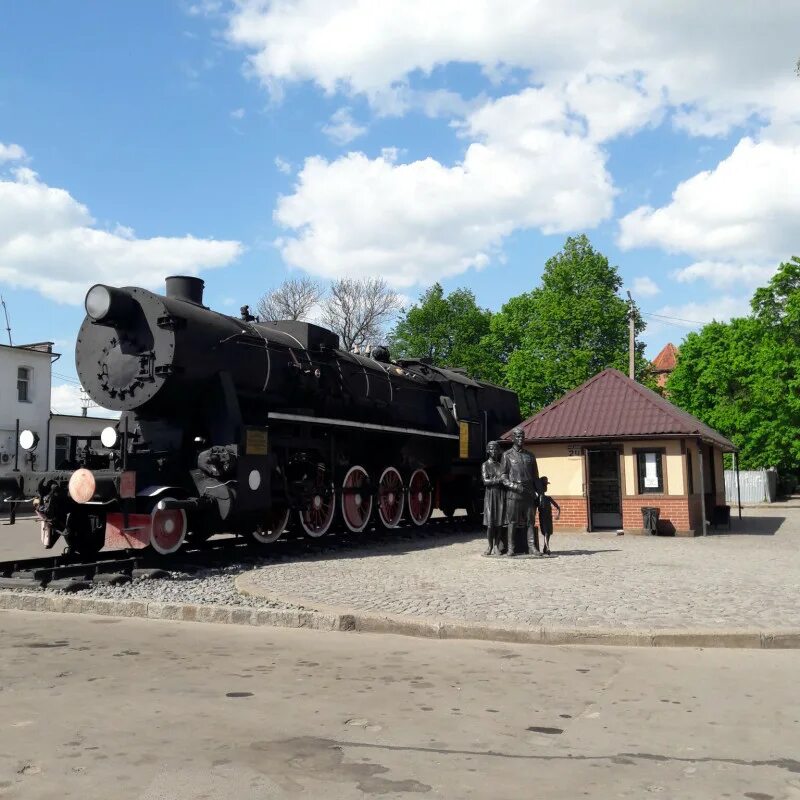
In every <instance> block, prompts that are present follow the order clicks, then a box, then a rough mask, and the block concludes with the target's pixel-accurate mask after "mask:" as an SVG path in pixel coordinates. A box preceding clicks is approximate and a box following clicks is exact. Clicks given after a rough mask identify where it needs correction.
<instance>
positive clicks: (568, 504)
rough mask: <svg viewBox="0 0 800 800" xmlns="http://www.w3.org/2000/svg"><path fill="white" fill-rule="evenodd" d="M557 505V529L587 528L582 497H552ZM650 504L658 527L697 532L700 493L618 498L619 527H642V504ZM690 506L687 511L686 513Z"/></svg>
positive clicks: (638, 528)
mask: <svg viewBox="0 0 800 800" xmlns="http://www.w3.org/2000/svg"><path fill="white" fill-rule="evenodd" d="M555 501H556V502H557V503H558V504H559V505H560V506H561V517H560V518H559V519H558V520H554V524H553V527H554V528H555V529H556V530H558V529H561V530H581V531H585V530H586V529H587V528H588V521H587V518H586V498H585V497H558V496H556V497H555ZM643 506H652V507H653V508H657V509H658V510H659V528H660V530H661V531H663V532H664V533H667V532H672V531H677V532H678V533H688V532H690V531H694V532H695V533H699V532H700V530H701V527H700V522H701V520H700V517H701V513H700V496H699V495H694V496H692V497H691V498H688V497H685V496H678V495H675V496H664V495H657V496H653V495H649V496H648V495H636V496H634V497H623V498H622V527H623V529H624V530H626V531H641V530H642V507H643ZM690 509H691V514H690Z"/></svg>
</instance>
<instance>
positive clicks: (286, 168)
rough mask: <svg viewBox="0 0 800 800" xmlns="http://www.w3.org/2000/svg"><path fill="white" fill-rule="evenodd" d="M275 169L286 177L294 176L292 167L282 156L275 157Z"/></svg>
mask: <svg viewBox="0 0 800 800" xmlns="http://www.w3.org/2000/svg"><path fill="white" fill-rule="evenodd" d="M275 168H276V169H277V170H278V172H281V173H283V174H284V175H291V174H292V165H291V164H290V163H289V162H288V161H286V160H285V159H283V158H281V157H280V156H275Z"/></svg>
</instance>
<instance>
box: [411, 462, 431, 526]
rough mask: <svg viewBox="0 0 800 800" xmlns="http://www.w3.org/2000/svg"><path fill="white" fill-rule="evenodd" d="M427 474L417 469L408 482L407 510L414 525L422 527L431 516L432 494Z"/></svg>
mask: <svg viewBox="0 0 800 800" xmlns="http://www.w3.org/2000/svg"><path fill="white" fill-rule="evenodd" d="M431 490H432V487H431V482H430V479H429V478H428V473H427V472H425V470H424V469H418V470H416V471H415V472H414V474H413V475H412V476H411V480H410V481H409V482H408V510H409V511H410V512H411V519H412V521H413V522H414V524H415V525H424V524H425V523H426V522H427V521H428V518H429V517H430V515H431V505H432V502H433V492H432V491H431Z"/></svg>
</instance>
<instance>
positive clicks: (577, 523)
mask: <svg viewBox="0 0 800 800" xmlns="http://www.w3.org/2000/svg"><path fill="white" fill-rule="evenodd" d="M554 499H555V501H556V503H558V504H559V506H561V516H560V517H559V518H558V519H554V520H553V528H554V529H559V528H560V529H562V530H568V529H571V530H581V531H585V530H586V527H587V524H588V523H587V521H586V498H585V497H558V496H556V497H555V498H554Z"/></svg>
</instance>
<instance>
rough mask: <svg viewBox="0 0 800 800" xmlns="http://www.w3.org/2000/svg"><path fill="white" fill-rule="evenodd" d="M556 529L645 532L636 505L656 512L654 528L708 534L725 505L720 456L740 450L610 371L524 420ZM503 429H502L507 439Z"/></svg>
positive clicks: (640, 514) (689, 533)
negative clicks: (556, 511)
mask: <svg viewBox="0 0 800 800" xmlns="http://www.w3.org/2000/svg"><path fill="white" fill-rule="evenodd" d="M521 427H522V429H523V430H524V431H525V446H526V447H528V448H529V449H530V450H531V451H532V452H533V453H534V455H535V456H536V460H537V463H538V466H539V474H540V475H546V476H547V477H548V478H549V479H550V485H549V489H548V493H549V494H550V495H551V496H552V497H554V498H555V499H556V501H557V502H558V504H559V505H560V506H561V518H560V519H559V520H558V521H557V522H556V523H555V526H556V528H561V529H572V530H585V531H594V530H603V529H606V530H619V529H622V530H625V531H626V532H630V533H642V532H643V527H642V525H643V522H642V508H643V507H647V506H650V507H655V508H657V509H658V510H659V513H660V521H659V532H661V533H676V534H678V535H681V536H694V535H699V534H702V533H704V531H705V526H704V519H703V508H704V507H705V518H706V520H710V519H711V516H712V512H713V510H714V507H715V506H720V505H724V504H725V480H724V473H723V463H722V454H723V453H732V452H736V446H735V445H734V444H733V443H732V442H730V441H729V440H728V439H726V438H725V437H724V436H722V435H721V434H719V433H717V432H716V431H715V430H713V429H712V428H709V427H708V425H705V424H703V423H702V422H700V420H698V419H696V418H695V417H693V416H692V415H691V414H688V413H687V412H685V411H682V410H681V409H679V408H678V407H677V406H674V405H673V404H672V403H670V402H669V401H668V400H665V399H664V398H663V397H660V396H659V395H657V394H656V393H655V392H652V391H650V389H647V388H645V387H644V386H642V385H641V384H639V383H637V382H636V381H633V380H631V379H630V378H628V377H627V376H625V375H623V374H622V373H621V372H620V371H619V370H616V369H606V370H604V371H603V372H601V373H599V374H598V375H595V376H594V377H593V378H590V379H589V380H588V381H586V383H584V384H582V385H581V386H579V387H578V388H577V389H573V390H572V391H571V392H568V393H567V394H565V395H564V396H563V397H562V398H561V399H560V400H557V401H556V402H555V403H553V404H552V405H549V406H547V408H544V409H542V410H541V411H540V412H539V413H538V414H535V415H534V416H532V417H530V418H529V419H527V420H526V421H525V422H524V423H522V426H521ZM508 435H509V434H506V436H508Z"/></svg>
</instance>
